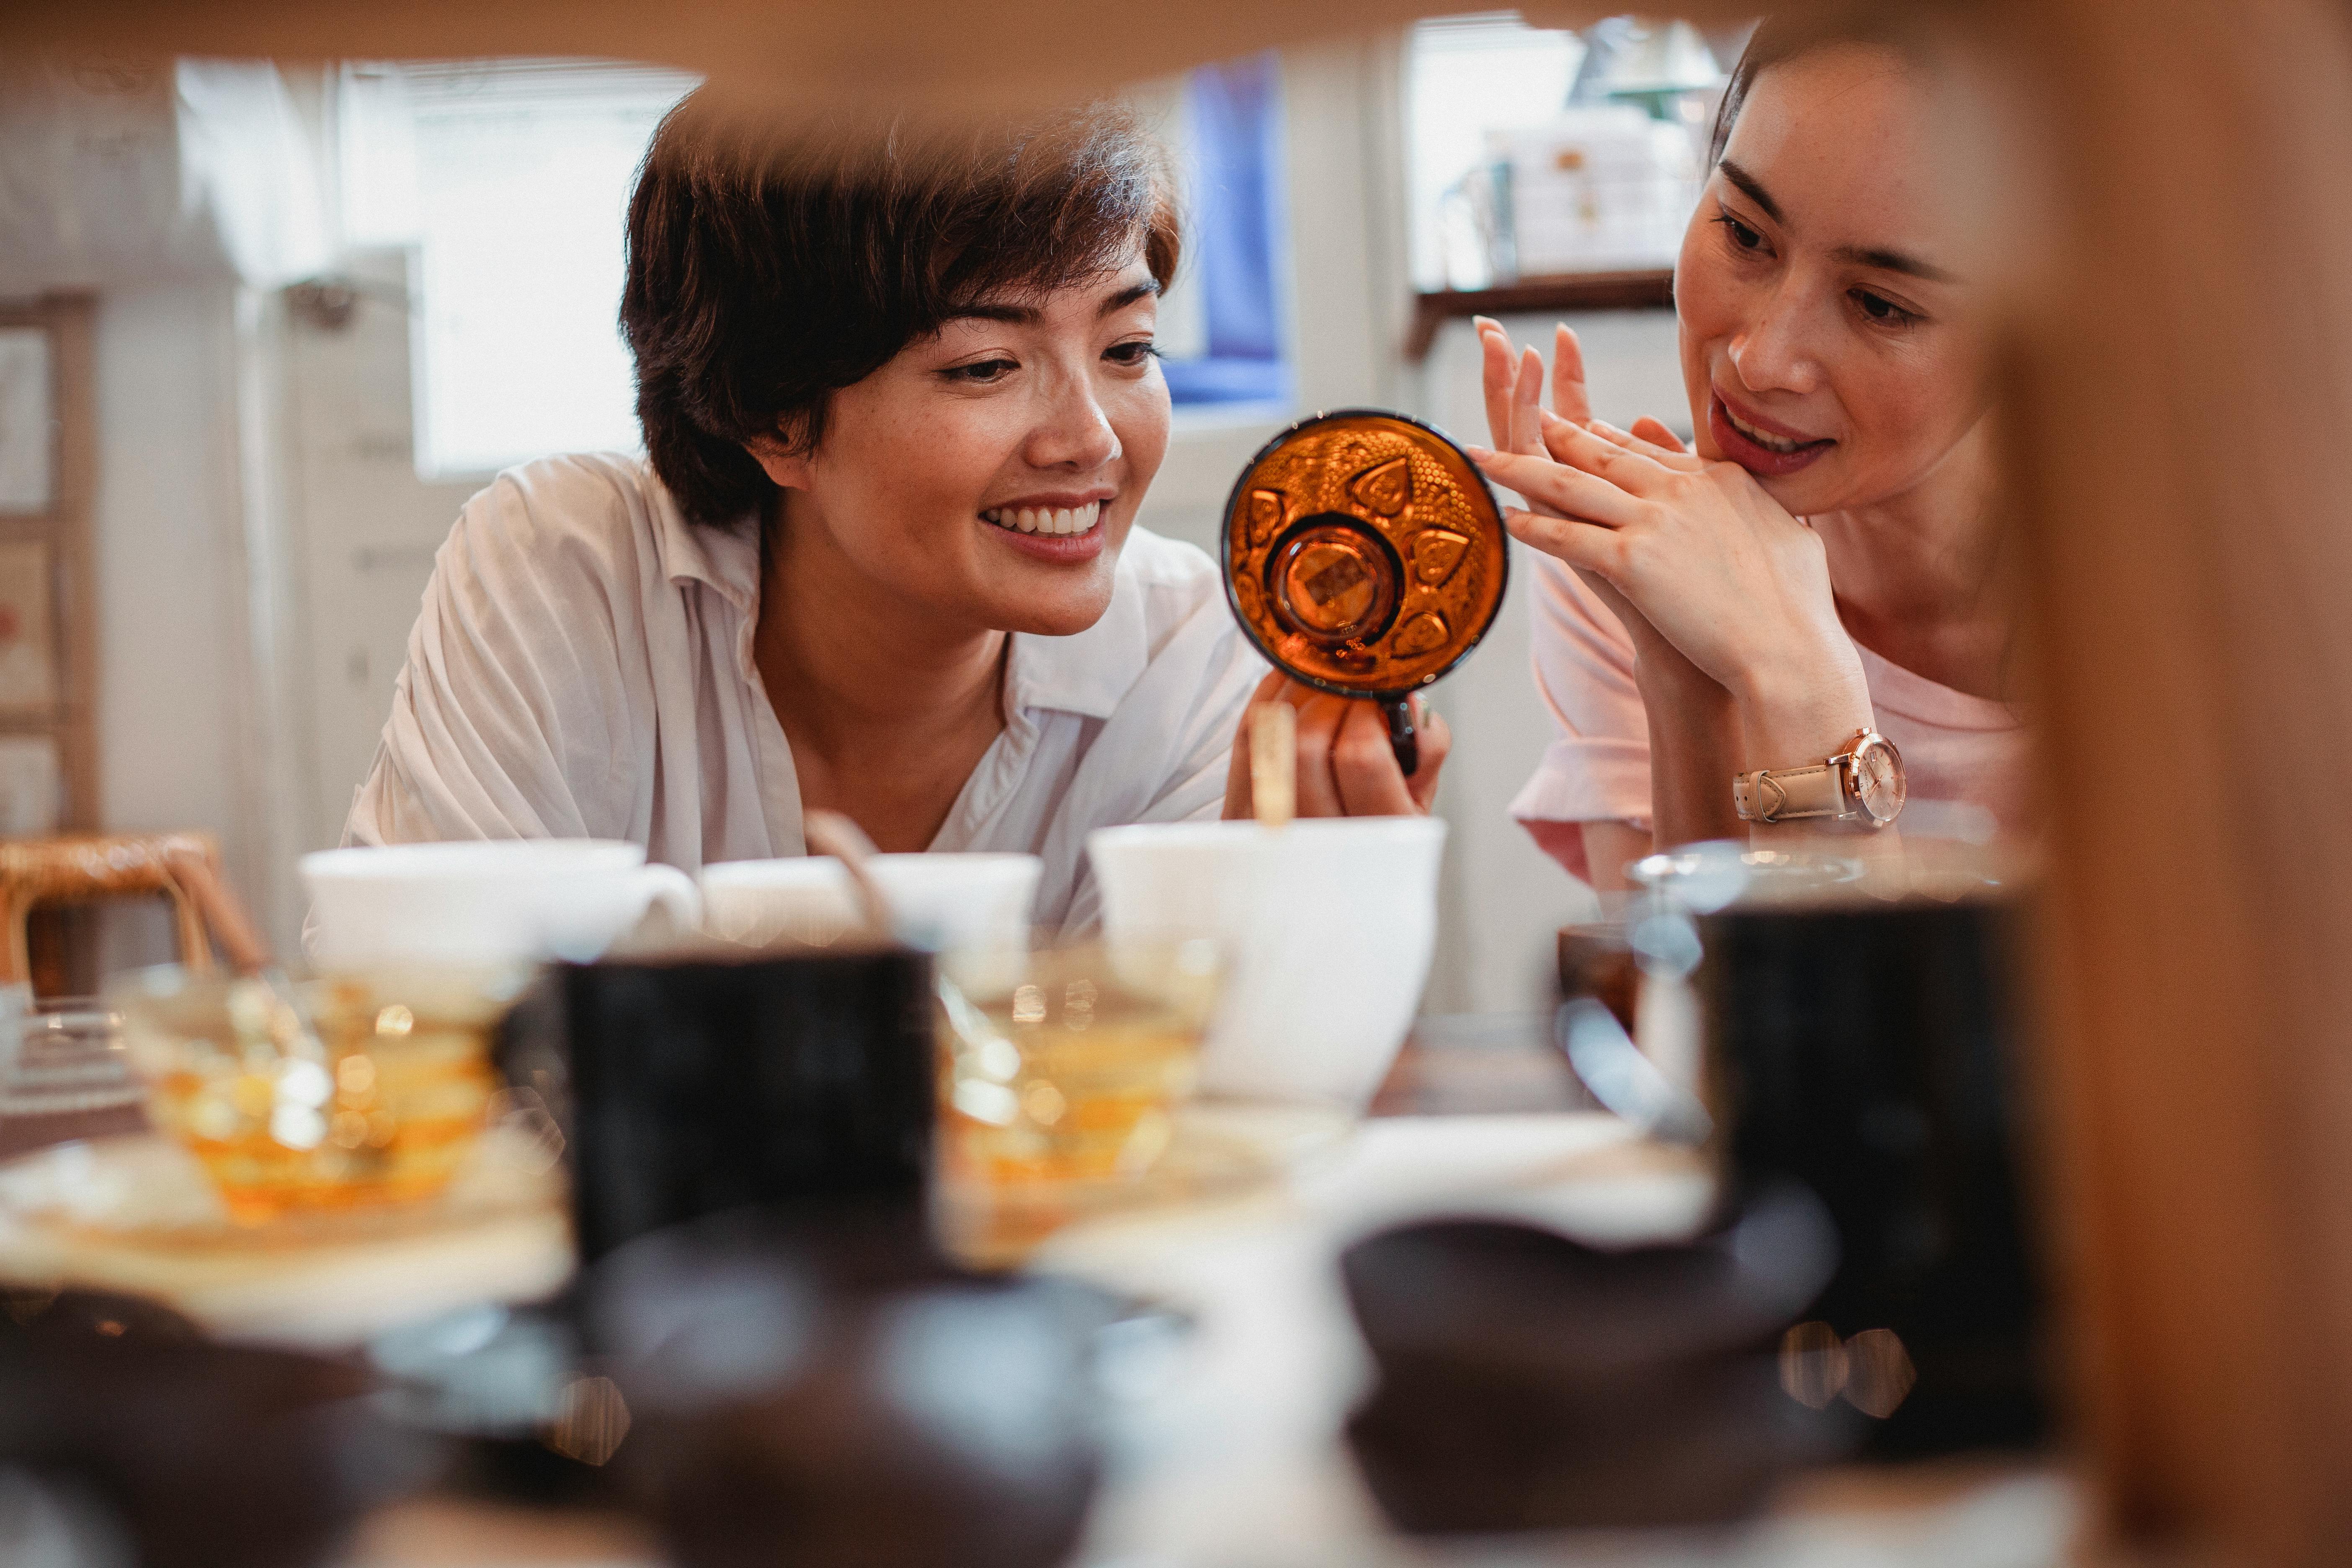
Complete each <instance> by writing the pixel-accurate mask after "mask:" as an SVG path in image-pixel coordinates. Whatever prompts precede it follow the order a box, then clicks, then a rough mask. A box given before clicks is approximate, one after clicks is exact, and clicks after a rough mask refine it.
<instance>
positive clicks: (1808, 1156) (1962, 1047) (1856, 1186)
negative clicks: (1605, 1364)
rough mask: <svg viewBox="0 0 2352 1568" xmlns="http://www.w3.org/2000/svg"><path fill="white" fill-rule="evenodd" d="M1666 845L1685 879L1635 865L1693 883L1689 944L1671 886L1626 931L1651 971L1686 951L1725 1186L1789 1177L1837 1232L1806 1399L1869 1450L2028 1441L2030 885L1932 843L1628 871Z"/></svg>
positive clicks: (2031, 1428) (2035, 1329)
mask: <svg viewBox="0 0 2352 1568" xmlns="http://www.w3.org/2000/svg"><path fill="white" fill-rule="evenodd" d="M1666 859H1671V860H1672V861H1674V862H1675V863H1676V870H1677V872H1678V873H1679V874H1678V875H1676V876H1673V877H1665V878H1653V879H1649V880H1651V883H1652V886H1653V887H1654V888H1655V889H1659V890H1661V891H1663V892H1664V894H1666V895H1667V896H1668V897H1669V898H1671V896H1672V895H1673V894H1674V892H1675V890H1676V887H1677V885H1678V884H1679V885H1680V886H1681V889H1682V890H1683V891H1684V892H1685V895H1686V896H1690V897H1696V899H1697V900H1698V903H1697V905H1696V912H1697V917H1698V918H1697V941H1696V942H1695V943H1692V944H1691V945H1689V946H1688V947H1680V944H1678V943H1677V942H1675V940H1674V938H1673V936H1672V935H1671V934H1670V933H1671V928H1672V925H1673V923H1674V922H1675V921H1686V920H1687V919H1688V918H1689V916H1688V914H1687V913H1685V912H1683V910H1685V909H1688V908H1689V906H1687V905H1685V906H1681V907H1680V908H1678V907H1676V906H1675V905H1674V904H1672V903H1667V904H1663V905H1661V906H1658V907H1655V908H1654V909H1653V910H1652V911H1651V912H1649V913H1647V914H1646V915H1645V917H1644V918H1643V920H1642V921H1639V922H1637V923H1636V924H1635V926H1634V928H1633V932H1634V934H1633V940H1634V941H1635V942H1636V943H1638V944H1639V945H1640V946H1642V947H1643V948H1646V949H1647V950H1648V952H1646V953H1645V954H1644V958H1643V962H1644V965H1645V967H1646V968H1647V969H1648V970H1649V973H1648V974H1647V975H1645V979H1650V980H1652V981H1653V982H1654V981H1655V980H1656V979H1658V978H1664V979H1665V980H1666V981H1667V983H1669V984H1671V983H1672V982H1673V981H1675V980H1678V979H1681V978H1683V977H1682V976H1679V975H1672V974H1665V975H1663V976H1661V973H1660V972H1661V970H1662V969H1664V968H1665V967H1667V966H1668V965H1669V964H1670V963H1672V962H1673V961H1674V960H1675V958H1677V957H1683V958H1687V957H1696V958H1697V959H1698V969H1697V973H1696V976H1693V977H1692V978H1694V979H1695V980H1696V985H1697V988H1698V992H1699V995H1700V997H1701V998H1702V1004H1703V1008H1704V1017H1705V1025H1704V1028H1703V1036H1704V1047H1703V1049H1704V1061H1705V1069H1704V1082H1703V1091H1704V1094H1705V1097H1706V1100H1707V1114H1708V1115H1709V1116H1710V1117H1711V1118H1712V1120H1713V1121H1714V1123H1715V1129H1716V1136H1717V1151H1718V1155H1719V1163H1720V1167H1721V1169H1722V1172H1723V1175H1724V1179H1725V1181H1726V1183H1727V1190H1729V1191H1730V1192H1732V1193H1734V1194H1745V1193H1752V1192H1758V1191H1764V1190H1769V1189H1770V1188H1771V1187H1773V1186H1774V1185H1776V1184H1780V1183H1784V1182H1788V1181H1791V1180H1793V1181H1796V1182H1801V1183H1802V1184H1804V1185H1805V1186H1806V1187H1807V1188H1809V1189H1810V1190H1811V1191H1812V1192H1813V1193H1815V1194H1818V1195H1819V1196H1820V1197H1821V1199H1822V1202H1823V1203H1824V1204H1825V1205H1827V1207H1828V1210H1829V1213H1830V1215H1831V1218H1832V1221H1833V1223H1834V1224H1835V1226H1836V1229H1837V1236H1838V1247H1839V1252H1840V1258H1839V1263H1838V1268H1837V1272H1836V1274H1835V1276H1834V1277H1833V1278H1832V1279H1831V1280H1830V1281H1829V1283H1828V1285H1827V1287H1826V1288H1825V1289H1824V1290H1823V1292H1822V1298H1821V1300H1820V1301H1819V1302H1818V1303H1816V1304H1815V1306H1814V1308H1813V1319H1814V1320H1815V1321H1809V1322H1808V1323H1806V1324H1804V1325H1803V1326H1802V1327H1803V1330H1804V1331H1807V1332H1801V1333H1799V1334H1797V1335H1796V1336H1795V1337H1794V1338H1792V1340H1791V1346H1792V1351H1791V1353H1805V1352H1808V1351H1809V1350H1813V1349H1818V1350H1819V1351H1820V1352H1821V1353H1822V1373H1823V1375H1822V1379H1821V1381H1820V1382H1819V1383H1818V1384H1816V1385H1815V1386H1812V1387H1811V1388H1808V1389H1806V1390H1805V1391H1804V1392H1802V1393H1799V1394H1798V1396H1799V1397H1801V1398H1806V1399H1808V1401H1809V1402H1810V1403H1814V1404H1819V1405H1826V1404H1828V1403H1829V1402H1830V1401H1831V1400H1832V1399H1835V1398H1837V1397H1838V1396H1839V1395H1841V1394H1843V1395H1844V1396H1845V1398H1846V1400H1847V1402H1848V1403H1849V1404H1851V1405H1853V1406H1854V1407H1855V1408H1856V1409H1858V1410H1860V1411H1862V1412H1863V1413H1864V1415H1869V1416H1871V1417H1873V1418H1874V1419H1873V1422H1872V1425H1871V1428H1870V1433H1869V1445H1870V1450H1871V1452H1872V1453H1873V1454H1874V1455H1878V1456H1882V1457H1889V1458H1901V1457H1916V1456H1925V1455H1937V1454H1948V1453H1954V1452H1958V1451H1961V1450H1965V1449H1970V1448H1979V1447H2031V1446H2032V1445H2033V1444H2035V1443H2037V1442H2038V1441H2039V1440H2040V1439H2041V1438H2042V1436H2043V1433H2044V1430H2045V1427H2046V1425H2047V1419H2046V1396H2045V1392H2044V1368H2045V1366H2046V1365H2047V1364H2048V1363H2049V1362H2050V1360H2051V1359H2052V1358H2051V1356H2050V1353H2049V1347H2048V1346H2047V1344H2046V1342H2045V1341H2046V1338H2047V1336H2046V1333H2045V1331H2044V1325H2043V1321H2042V1300H2043V1290H2042V1282H2041V1268H2040V1260H2039V1258H2037V1257H2036V1256H2035V1253H2036V1252H2037V1250H2038V1248H2037V1247H2036V1246H2035V1243H2036V1242H2038V1240H2039V1236H2038V1232H2037V1229H2036V1227H2035V1222H2036V1221H2037V1220H2038V1219H2039V1217H2040V1210H2041V1208H2042V1207H2046V1205H2043V1204H2038V1203H2029V1202H2028V1201H2027V1195H2026V1194H2027V1193H2028V1192H2031V1194H2032V1197H2034V1198H2035V1199H2039V1198H2040V1197H2041V1195H2042V1194H2041V1193H2040V1191H2039V1189H2025V1188H2024V1187H2023V1184H2021V1180H2020V1165H2021V1162H2022V1161H2023V1160H2024V1159H2025V1158H2026V1157H2027V1154H2028V1152H2029V1151H2028V1150H2027V1149H2025V1148H2023V1147H2021V1136H2020V1135H2021V1131H2023V1127H2022V1126H2021V1123H2022V1122H2023V1120H2024V1116H2023V1107H2022V1105H2021V1096H2020V1094H2019V1089H2018V1083H2019V1073H2018V1064H2019V1060H2020V1058H2021V1056H2022V1055H2023V1053H2024V1051H2025V1049H2026V1048H2027V1047H2029V1046H2030V1044H2031V1043H2032V1042H2031V1040H2030V1038H2028V1037H2024V1036H2023V1035H2022V1034H2021V1029H2020V1026H2019V1019H2018V1012H2019V1009H2018V1005H2017V1002H2016V999H2015V996H2014V991H2015V986H2014V984H2012V983H2011V979H2010V970H2011V965H2012V963H2013V962H2014V948H2015V944H2016V941H2017V938H2018V935H2019V933H2020V931H2021V927H2022V925H2023V922H2024V921H2025V920H2026V919H2028V918H2029V913H2030V910H2029V908H2028V905H2027V901H2026V900H2027V898H2028V896H2029V888H2028V886H2027V884H2025V883H2024V882H2023V881H2022V880H2021V878H2020V876H2019V874H2018V873H2017V871H2016V869H2015V868H2013V867H2012V866H2011V865H2010V864H2009V863H2008V862H2007V861H2006V860H2004V859H2001V858H1996V857H1993V856H1991V855H1989V854H1982V853H1978V852H1969V851H1964V850H1961V849H1960V848H1959V847H1940V846H1934V845H1927V844H1918V845H1914V846H1911V847H1909V848H1908V850H1907V852H1906V854H1905V855H1904V856H1903V857H1902V858H1897V859H1891V860H1888V859H1880V860H1868V861H1864V860H1845V859H1843V858H1838V857H1832V856H1819V857H1800V856H1793V855H1788V854H1782V853H1776V852H1771V851H1759V850H1747V849H1745V848H1744V847H1742V846H1740V845H1737V844H1716V845H1697V846H1694V847H1692V848H1691V849H1689V850H1687V851H1685V852H1682V853H1680V854H1677V855H1675V856H1672V857H1665V856H1657V857H1652V858H1651V860H1647V861H1643V863H1642V865H1641V866H1640V867H1637V868H1636V872H1637V874H1638V873H1639V872H1641V871H1642V870H1643V868H1648V867H1650V866H1651V865H1652V863H1653V861H1656V860H1666ZM1757 862H1764V863H1765V864H1764V865H1762V866H1759V865H1756V864H1755V863H1757ZM1822 868H1826V869H1827V870H1828V872H1829V874H1828V875H1822V874H1819V873H1820V871H1821V870H1822ZM1840 868H1843V870H1844V871H1845V872H1847V873H1848V874H1847V875H1843V876H1841V875H1839V874H1838V871H1839V870H1840ZM1767 869H1769V870H1772V871H1776V872H1778V873H1779V875H1777V876H1764V875H1759V874H1758V873H1759V871H1763V870H1767ZM1702 889H1704V890H1702ZM1654 927H1662V928H1665V929H1664V931H1661V930H1657V929H1654ZM1678 948H1679V952H1678V951H1677V950H1678ZM1701 954H1703V955H1704V956H1699V955H1701ZM1857 1347H1859V1348H1857ZM1873 1358H1875V1359H1873ZM1794 1392H1797V1391H1796V1390H1794V1389H1792V1393H1794Z"/></svg>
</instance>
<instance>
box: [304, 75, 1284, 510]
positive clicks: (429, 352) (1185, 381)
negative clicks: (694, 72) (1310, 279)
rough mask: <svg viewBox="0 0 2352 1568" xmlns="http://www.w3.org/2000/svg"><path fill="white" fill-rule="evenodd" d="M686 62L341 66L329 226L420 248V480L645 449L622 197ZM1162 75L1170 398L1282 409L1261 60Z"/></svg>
mask: <svg viewBox="0 0 2352 1568" xmlns="http://www.w3.org/2000/svg"><path fill="white" fill-rule="evenodd" d="M695 80H696V79H694V78H692V77H690V76H686V75H682V74H680V73H677V72H674V71H666V70H660V69H656V68H650V67H638V66H630V65H618V64H610V63H604V62H596V61H583V60H552V59H533V60H481V61H461V62H454V63H447V64H400V65H390V64H385V65H364V66H352V67H347V68H345V69H344V71H343V75H342V79H341V91H340V92H339V94H338V109H337V112H338V130H339V142H340V151H341V203H342V218H341V222H342V232H343V237H344V240H345V242H346V243H347V244H352V245H370V246H403V247H413V251H414V256H415V261H414V265H413V267H412V270H411V275H410V276H411V288H412V290H413V292H414V294H415V308H414V322H415V326H414V331H413V334H412V342H413V345H414V346H413V351H412V354H411V366H410V374H411V379H412V384H413V388H414V393H413V396H414V405H415V455H416V468H417V472H418V474H419V475H420V476H421V477H423V478H425V479H459V478H469V477H474V476H478V475H482V474H487V473H490V472H493V471H495V470H497V469H499V468H505V467H508V466H510V465H512V464H515V463H519V462H524V461H527V460H529V459H530V458H536V457H540V456H542V455H544V454H547V453H550V452H560V451H583V450H597V449H607V448H610V449H620V450H635V449H637V448H638V447H639V446H640V436H639V432H638V429H637V424H636V416H635V391H634V384H633V377H632V369H631V365H630V363H629V357H628V351H627V349H626V348H625V345H624V344H623V342H622V341H621V337H620V332H619V329H618V327H617V326H616V324H615V317H616V315H617V312H618V310H619V304H620V298H621V284H622V278H623V267H624V254H623V242H624V228H625V219H626V214H627V205H628V194H629V188H630V184H631V182H632V181H633V180H634V178H635V173H636V168H637V164H638V162H639V160H640V159H641V158H643V156H644V154H645V149H646V142H648V141H649V140H651V138H652V135H653V132H654V128H655V127H656V125H657V124H658V123H659V122H660V120H661V117H662V116H663V115H664V114H665V113H667V111H668V110H669V109H670V107H671V106H672V105H673V104H675V103H676V102H677V100H678V99H679V98H681V97H683V96H684V95H685V94H686V93H687V92H688V91H689V90H691V89H692V88H693V86H694V85H695ZM1170 87H1171V91H1170V93H1169V95H1168V100H1167V101H1165V102H1164V103H1162V104H1161V105H1160V112H1159V113H1158V114H1157V115H1156V118H1157V119H1158V120H1159V121H1160V129H1161V132H1162V133H1163V134H1164V135H1166V137H1167V138H1168V140H1169V141H1170V142H1171V144H1172V152H1173V153H1174V156H1175V161H1176V163H1177V165H1178V170H1179V175H1180V179H1181V183H1182V185H1183V193H1184V197H1185V217H1186V220H1187V230H1186V246H1185V261H1184V265H1183V268H1182V269H1181V273H1180V274H1179V278H1178V281H1177V285H1176V288H1175V289H1174V290H1172V292H1171V298H1170V299H1169V300H1167V301H1166V304H1165V308H1164V310H1163V311H1162V322H1163V330H1162V334H1161V336H1162V344H1163V349H1164V350H1165V352H1166V353H1167V360H1166V370H1167V374H1168V385H1169V392H1170V395H1171V398H1172V399H1173V400H1174V401H1175V402H1176V403H1177V404H1178V405H1183V406H1192V407H1214V408H1226V409H1234V408H1243V407H1246V408H1249V409H1251V410H1252V411H1253V412H1258V411H1262V405H1286V404H1287V403H1288V401H1289V399H1290V395H1291V384H1292V378H1291V364H1290V353H1289V350H1288V334H1287V329H1286V323H1285V319H1284V318H1285V313H1286V312H1285V309H1284V295H1283V289H1282V288H1281V279H1283V277H1284V275H1285V272H1286V265H1287V259H1288V258H1287V247H1286V235H1287V232H1288V231H1287V210H1286V198H1285V194H1284V190H1283V184H1282V170H1283V157H1282V133H1281V132H1282V127H1281V119H1282V103H1281V78H1280V70H1279V67H1278V65H1277V62H1276V57H1275V56H1273V55H1271V54H1265V55H1257V56H1253V57H1250V58H1245V59H1241V60H1235V61H1232V62H1229V63H1227V64H1223V65H1216V66H1207V67H1203V68H1200V69H1198V70H1195V71H1192V72H1190V73H1188V74H1187V75H1186V76H1185V77H1183V78H1182V79H1181V80H1179V81H1177V82H1174V83H1171V84H1170Z"/></svg>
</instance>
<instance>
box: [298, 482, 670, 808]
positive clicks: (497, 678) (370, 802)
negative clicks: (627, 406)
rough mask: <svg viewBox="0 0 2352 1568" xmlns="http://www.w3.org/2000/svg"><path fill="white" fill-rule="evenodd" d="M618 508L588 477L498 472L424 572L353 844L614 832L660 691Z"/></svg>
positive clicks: (636, 779)
mask: <svg viewBox="0 0 2352 1568" xmlns="http://www.w3.org/2000/svg"><path fill="white" fill-rule="evenodd" d="M635 547H636V546H635V541H634V537H633V530H632V529H631V527H630V524H629V518H628V511H627V507H626V503H625V501H624V500H622V499H621V498H620V497H619V496H618V495H617V494H616V493H615V492H614V489H613V487H612V485H611V484H610V482H609V481H608V480H606V479H603V478H601V477H600V476H598V475H596V474H594V473H593V471H590V470H586V469H582V468H566V467H562V466H559V465H533V467H532V468H530V469H528V470H520V471H517V472H514V473H509V474H502V475H500V476H499V479H497V480H496V481H495V482H493V483H492V484H491V486H490V487H489V488H488V489H486V490H483V491H482V492H481V493H480V494H478V495H477V496H475V497H474V498H473V500H470V501H468V502H467V504H466V507H465V510H463V511H462V512H460V513H459V515H458V518H457V526H456V527H455V528H454V529H452V530H451V531H450V534H449V538H448V540H447V542H445V543H444V544H443V545H442V547H441V550H440V552H439V553H438V554H437V555H436V557H435V559H434V565H433V578H432V581H431V583H430V584H427V586H426V588H425V602H424V605H423V608H422V610H421V612H420V613H419V615H418V616H417V618H416V626H415V630H414V631H412V632H411V633H410V634H409V639H408V661H407V663H406V665H405V666H404V668H402V670H401V672H400V679H399V680H398V681H397V683H396V684H395V685H394V691H393V702H392V717H391V719H390V721H388V722H387V723H386V724H385V725H384V730H383V741H382V742H381V743H380V744H379V746H378V747H377V751H376V758H375V764H374V767H373V770H372V771H371V772H370V773H369V775H368V779H367V782H366V783H365V784H362V785H361V786H360V790H359V793H358V795H357V796H356V798H355V799H354V800H353V802H352V812H351V816H350V818H349V820H348V822H347V823H346V824H345V826H344V830H343V841H344V842H345V843H346V844H391V843H403V842H412V841H418V840H432V839H458V838H539V837H624V836H625V835H626V833H627V831H628V828H629V826H630V820H631V817H632V815H633V806H634V803H635V795H636V794H637V793H639V791H640V788H641V784H642V782H643V781H642V778H641V774H642V773H643V766H642V763H643V758H642V755H641V753H642V752H643V748H642V747H639V746H636V745H635V744H633V743H632V742H631V740H630V737H631V736H632V735H633V734H634V733H635V732H637V731H639V730H640V729H641V728H643V727H645V726H646V725H649V723H650V710H651V704H652V700H653V686H652V680H651V675H650V671H649V670H647V669H646V668H640V667H641V666H642V665H643V664H644V662H645V661H644V655H643V647H644V643H645V638H644V637H642V636H637V637H634V638H633V637H627V636H625V635H624V633H625V626H624V625H623V623H624V622H625V621H629V620H632V619H633V618H635V617H636V616H638V615H639V607H638V605H636V603H635V597H634V595H633V591H632V588H631V586H630V584H633V583H634V580H635V575H636V574H635V568H634V563H633V559H632V552H633V551H634V550H635Z"/></svg>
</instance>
